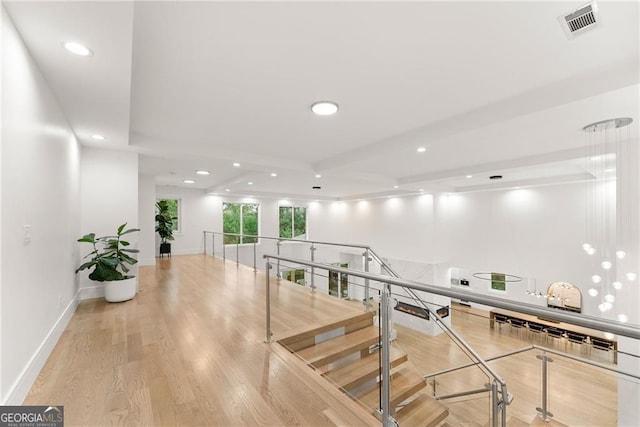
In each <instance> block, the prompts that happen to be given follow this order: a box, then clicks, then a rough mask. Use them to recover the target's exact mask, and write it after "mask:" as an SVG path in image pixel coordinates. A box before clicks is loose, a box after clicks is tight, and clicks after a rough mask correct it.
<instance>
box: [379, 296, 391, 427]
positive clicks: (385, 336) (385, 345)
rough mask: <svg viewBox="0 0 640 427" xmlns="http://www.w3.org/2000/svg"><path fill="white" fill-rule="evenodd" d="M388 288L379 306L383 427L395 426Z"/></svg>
mask: <svg viewBox="0 0 640 427" xmlns="http://www.w3.org/2000/svg"><path fill="white" fill-rule="evenodd" d="M389 287H390V286H389V285H385V286H383V288H382V304H381V306H380V308H381V310H380V311H381V313H380V318H381V320H382V342H381V343H380V344H381V351H382V354H381V357H382V360H381V365H382V382H381V384H380V387H381V388H382V389H381V392H380V412H381V414H382V425H383V426H384V427H393V426H395V422H394V421H393V419H392V418H391V399H390V388H391V366H390V363H389V360H390V355H389V343H390V338H391V336H390V332H389V293H390V291H389Z"/></svg>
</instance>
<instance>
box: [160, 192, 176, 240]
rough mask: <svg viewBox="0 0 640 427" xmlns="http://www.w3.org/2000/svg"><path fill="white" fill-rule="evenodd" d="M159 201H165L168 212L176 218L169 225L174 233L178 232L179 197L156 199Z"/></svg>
mask: <svg viewBox="0 0 640 427" xmlns="http://www.w3.org/2000/svg"><path fill="white" fill-rule="evenodd" d="M158 201H159V202H167V207H168V208H169V214H170V215H171V216H172V217H175V218H176V219H175V220H174V221H173V226H172V227H171V228H172V229H173V231H175V232H176V233H180V228H181V227H180V199H158Z"/></svg>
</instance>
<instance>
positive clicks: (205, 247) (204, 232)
mask: <svg viewBox="0 0 640 427" xmlns="http://www.w3.org/2000/svg"><path fill="white" fill-rule="evenodd" d="M202 241H203V242H204V243H203V245H202V246H204V254H205V255H206V254H207V232H206V231H203V232H202Z"/></svg>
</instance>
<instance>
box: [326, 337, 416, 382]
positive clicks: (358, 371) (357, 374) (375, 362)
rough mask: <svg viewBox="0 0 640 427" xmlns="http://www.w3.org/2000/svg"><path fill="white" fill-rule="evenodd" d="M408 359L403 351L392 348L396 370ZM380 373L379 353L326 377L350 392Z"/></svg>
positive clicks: (391, 354)
mask: <svg viewBox="0 0 640 427" xmlns="http://www.w3.org/2000/svg"><path fill="white" fill-rule="evenodd" d="M407 359H408V357H407V354H406V353H405V352H403V351H402V350H399V349H397V348H394V347H392V348H391V351H390V360H391V367H392V368H394V367H396V366H398V365H400V364H401V363H403V362H406V361H407ZM379 373H380V361H379V354H378V352H377V351H376V352H373V353H371V354H369V355H367V356H366V357H363V358H361V359H358V360H356V361H354V362H352V363H349V364H348V365H345V366H341V367H339V368H336V369H332V370H330V371H328V372H327V373H326V374H325V375H326V377H327V378H329V379H330V380H331V381H332V382H334V383H335V384H336V385H338V386H339V387H341V388H343V389H345V390H350V389H352V388H354V387H356V386H358V385H361V384H363V383H365V382H366V381H368V380H370V379H373V378H376V377H377V376H378V375H379Z"/></svg>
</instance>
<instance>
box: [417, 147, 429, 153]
mask: <svg viewBox="0 0 640 427" xmlns="http://www.w3.org/2000/svg"><path fill="white" fill-rule="evenodd" d="M416 151H417V152H418V153H424V152H425V151H427V149H426V148H425V147H418V149H417V150H416Z"/></svg>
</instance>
